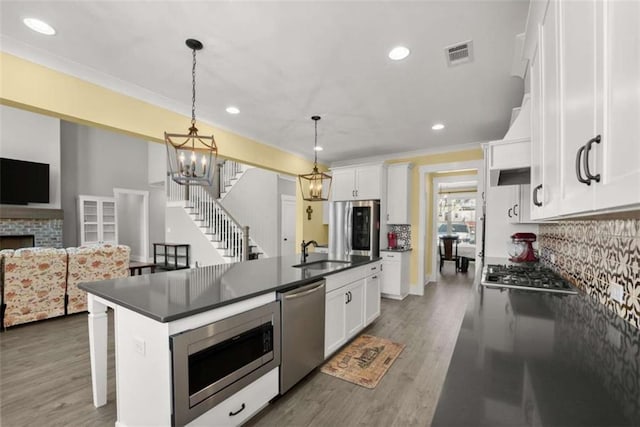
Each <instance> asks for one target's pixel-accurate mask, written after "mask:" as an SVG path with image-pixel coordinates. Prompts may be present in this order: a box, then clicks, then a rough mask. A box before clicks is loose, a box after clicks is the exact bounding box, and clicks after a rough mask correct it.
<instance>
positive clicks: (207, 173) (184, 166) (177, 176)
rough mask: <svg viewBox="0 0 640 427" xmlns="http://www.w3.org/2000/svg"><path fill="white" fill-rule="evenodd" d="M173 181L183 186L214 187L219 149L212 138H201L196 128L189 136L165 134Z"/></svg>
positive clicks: (192, 129) (191, 129)
mask: <svg viewBox="0 0 640 427" xmlns="http://www.w3.org/2000/svg"><path fill="white" fill-rule="evenodd" d="M164 141H165V143H166V146H167V159H168V161H169V175H170V176H171V179H172V180H174V181H175V182H177V183H178V184H181V185H204V186H207V185H212V184H213V177H214V172H215V167H216V164H217V160H218V147H217V146H216V141H215V139H214V138H213V135H211V136H199V135H198V130H197V129H196V128H194V127H191V128H190V129H189V134H188V135H181V134H175V133H167V132H165V133H164Z"/></svg>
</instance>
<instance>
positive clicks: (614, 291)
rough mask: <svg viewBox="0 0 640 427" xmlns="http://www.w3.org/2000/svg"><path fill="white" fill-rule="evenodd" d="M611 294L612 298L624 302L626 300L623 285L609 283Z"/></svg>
mask: <svg viewBox="0 0 640 427" xmlns="http://www.w3.org/2000/svg"><path fill="white" fill-rule="evenodd" d="M609 295H610V296H611V299H612V300H614V301H616V302H619V303H620V304H622V303H623V302H624V290H623V287H622V285H619V284H617V283H609Z"/></svg>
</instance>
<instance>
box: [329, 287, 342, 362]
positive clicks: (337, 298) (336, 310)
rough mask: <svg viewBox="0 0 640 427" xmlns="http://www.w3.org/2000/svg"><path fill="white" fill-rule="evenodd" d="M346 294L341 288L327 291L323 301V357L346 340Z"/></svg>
mask: <svg viewBox="0 0 640 427" xmlns="http://www.w3.org/2000/svg"><path fill="white" fill-rule="evenodd" d="M346 304H347V295H346V294H345V292H344V290H343V289H337V290H335V291H333V292H329V293H327V299H326V301H325V328H324V357H325V358H326V357H328V356H329V355H330V354H331V353H333V352H334V351H336V350H337V349H338V348H340V346H341V345H342V344H344V343H345V341H346V340H347V331H346V327H345V321H346V320H345V319H346V317H345V316H346V312H347V306H346Z"/></svg>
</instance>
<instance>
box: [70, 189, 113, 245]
mask: <svg viewBox="0 0 640 427" xmlns="http://www.w3.org/2000/svg"><path fill="white" fill-rule="evenodd" d="M78 240H79V241H80V245H95V244H99V243H110V244H113V245H117V244H118V222H117V217H116V199H114V198H113V197H95V196H79V197H78Z"/></svg>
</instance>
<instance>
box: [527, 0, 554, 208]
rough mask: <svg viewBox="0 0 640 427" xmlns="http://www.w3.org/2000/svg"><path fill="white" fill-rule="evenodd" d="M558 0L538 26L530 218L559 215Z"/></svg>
mask: <svg viewBox="0 0 640 427" xmlns="http://www.w3.org/2000/svg"><path fill="white" fill-rule="evenodd" d="M558 8H559V4H558V1H557V0H552V1H550V3H549V6H548V8H547V11H546V14H545V15H544V16H543V18H542V22H541V23H540V25H539V26H538V44H537V48H536V50H535V52H534V54H533V56H532V58H531V60H530V61H529V69H530V76H531V94H532V95H531V107H532V108H531V139H532V141H531V150H532V151H531V192H530V194H529V195H528V197H529V202H530V205H531V218H532V219H534V220H537V219H541V218H548V217H551V216H555V215H557V214H558V213H559V212H560V171H561V165H560V159H561V158H560V152H561V147H560V140H561V138H560V81H559V62H558Z"/></svg>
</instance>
